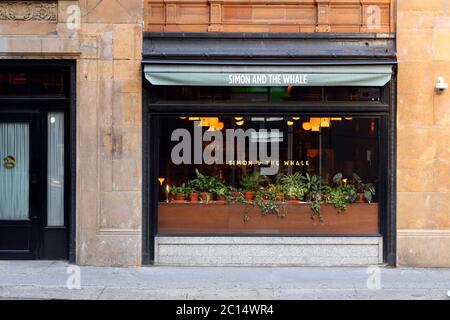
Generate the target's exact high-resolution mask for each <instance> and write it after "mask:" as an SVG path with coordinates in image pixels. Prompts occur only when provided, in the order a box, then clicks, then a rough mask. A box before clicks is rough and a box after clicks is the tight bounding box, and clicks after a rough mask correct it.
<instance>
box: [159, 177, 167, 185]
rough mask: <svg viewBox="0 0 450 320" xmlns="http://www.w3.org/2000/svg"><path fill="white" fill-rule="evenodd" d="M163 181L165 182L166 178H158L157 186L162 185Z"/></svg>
mask: <svg viewBox="0 0 450 320" xmlns="http://www.w3.org/2000/svg"><path fill="white" fill-rule="evenodd" d="M164 180H166V178H158V181H159V185H160V186H162V185H163V183H164Z"/></svg>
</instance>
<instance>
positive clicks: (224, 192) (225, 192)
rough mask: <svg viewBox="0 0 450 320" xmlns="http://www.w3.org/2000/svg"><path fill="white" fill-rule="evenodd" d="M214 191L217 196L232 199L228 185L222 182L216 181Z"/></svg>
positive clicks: (227, 199) (226, 199)
mask: <svg viewBox="0 0 450 320" xmlns="http://www.w3.org/2000/svg"><path fill="white" fill-rule="evenodd" d="M214 193H215V194H216V195H217V196H218V197H219V198H223V199H225V201H227V202H228V201H231V200H233V196H232V189H231V187H230V186H227V185H225V184H224V183H221V182H220V183H218V184H217V185H216V187H215V188H214Z"/></svg>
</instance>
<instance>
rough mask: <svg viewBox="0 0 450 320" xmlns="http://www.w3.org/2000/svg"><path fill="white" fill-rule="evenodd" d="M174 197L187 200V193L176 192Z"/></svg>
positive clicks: (177, 199) (178, 199)
mask: <svg viewBox="0 0 450 320" xmlns="http://www.w3.org/2000/svg"><path fill="white" fill-rule="evenodd" d="M174 199H175V200H176V201H184V200H186V195H185V194H182V193H180V194H176V195H174Z"/></svg>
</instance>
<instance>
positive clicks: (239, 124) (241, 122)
mask: <svg viewBox="0 0 450 320" xmlns="http://www.w3.org/2000/svg"><path fill="white" fill-rule="evenodd" d="M244 123H245V121H244V120H242V121H237V122H236V124H237V125H238V126H242V125H243V124H244Z"/></svg>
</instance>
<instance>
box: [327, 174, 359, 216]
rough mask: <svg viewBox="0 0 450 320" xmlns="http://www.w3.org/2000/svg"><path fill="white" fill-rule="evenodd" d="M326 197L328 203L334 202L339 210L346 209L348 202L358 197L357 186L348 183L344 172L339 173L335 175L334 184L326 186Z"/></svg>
mask: <svg viewBox="0 0 450 320" xmlns="http://www.w3.org/2000/svg"><path fill="white" fill-rule="evenodd" d="M324 199H325V202H326V203H327V204H332V205H333V206H334V207H335V208H336V209H338V212H341V211H345V210H346V209H347V204H348V203H352V202H354V201H355V199H356V188H355V186H353V185H347V184H346V183H345V182H344V180H343V176H342V173H337V174H336V175H335V176H334V177H333V184H332V186H325V187H324Z"/></svg>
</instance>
